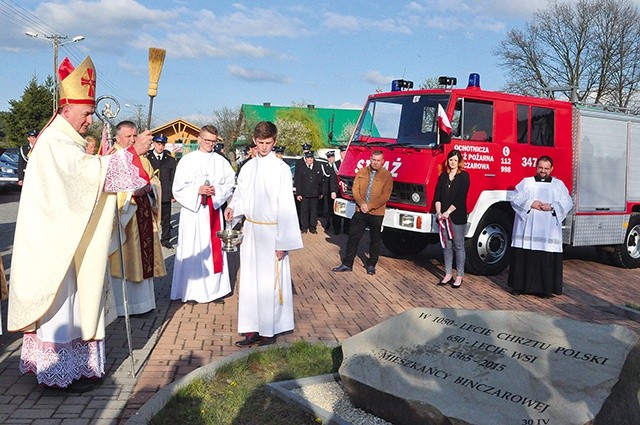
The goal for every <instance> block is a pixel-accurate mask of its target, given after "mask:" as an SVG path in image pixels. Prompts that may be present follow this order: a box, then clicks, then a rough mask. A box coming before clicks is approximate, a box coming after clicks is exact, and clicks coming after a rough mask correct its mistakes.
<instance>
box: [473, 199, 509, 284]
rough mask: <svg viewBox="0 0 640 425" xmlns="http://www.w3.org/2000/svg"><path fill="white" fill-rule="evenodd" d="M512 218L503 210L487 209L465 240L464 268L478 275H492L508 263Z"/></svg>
mask: <svg viewBox="0 0 640 425" xmlns="http://www.w3.org/2000/svg"><path fill="white" fill-rule="evenodd" d="M512 227H513V218H512V217H511V216H510V215H509V214H507V213H505V212H504V211H501V210H498V209H493V210H489V211H488V212H487V213H486V214H485V216H484V217H483V218H482V220H481V221H480V224H479V225H478V228H477V229H476V233H475V234H474V235H473V237H472V238H471V239H468V240H467V241H466V242H465V249H466V251H467V262H466V266H465V269H466V270H468V271H469V272H470V273H473V274H476V275H479V276H492V275H496V274H498V273H500V272H501V271H503V270H504V269H505V268H506V267H507V266H508V265H509V252H510V247H511V229H512Z"/></svg>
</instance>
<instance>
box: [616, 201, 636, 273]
mask: <svg viewBox="0 0 640 425" xmlns="http://www.w3.org/2000/svg"><path fill="white" fill-rule="evenodd" d="M609 260H610V261H611V264H613V265H614V266H618V267H623V268H627V269H637V268H638V267H640V214H634V215H632V216H631V218H630V219H629V227H628V228H627V234H626V235H625V237H624V243H622V244H620V245H616V246H614V247H613V252H610V253H609Z"/></svg>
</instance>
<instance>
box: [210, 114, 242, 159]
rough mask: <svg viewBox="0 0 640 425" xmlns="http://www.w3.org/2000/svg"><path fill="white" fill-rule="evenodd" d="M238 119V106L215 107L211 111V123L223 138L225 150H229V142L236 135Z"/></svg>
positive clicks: (230, 142)
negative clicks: (215, 108)
mask: <svg viewBox="0 0 640 425" xmlns="http://www.w3.org/2000/svg"><path fill="white" fill-rule="evenodd" d="M239 119H240V108H228V107H226V106H225V107H224V108H222V109H217V110H215V111H213V125H215V126H216V127H217V128H218V133H219V134H220V136H222V138H223V139H224V148H225V152H229V151H230V150H231V147H232V146H231V144H232V143H233V142H234V141H235V138H236V137H237V135H236V131H237V127H238V120H239Z"/></svg>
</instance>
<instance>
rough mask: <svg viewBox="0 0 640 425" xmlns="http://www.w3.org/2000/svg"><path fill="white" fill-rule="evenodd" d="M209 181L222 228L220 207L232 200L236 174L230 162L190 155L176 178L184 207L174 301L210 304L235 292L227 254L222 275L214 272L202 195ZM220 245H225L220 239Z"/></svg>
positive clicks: (207, 155)
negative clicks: (213, 192) (232, 288)
mask: <svg viewBox="0 0 640 425" xmlns="http://www.w3.org/2000/svg"><path fill="white" fill-rule="evenodd" d="M205 181H208V182H209V184H210V185H212V186H213V187H214V188H215V195H214V196H213V197H212V201H213V207H214V214H218V217H219V220H220V229H221V230H222V229H224V217H223V216H222V211H221V210H220V207H221V206H222V205H223V204H224V203H225V202H226V201H227V199H229V197H230V196H231V194H232V192H233V186H234V184H235V173H234V171H233V168H231V165H230V164H229V162H228V161H227V160H226V159H225V158H224V157H223V156H222V155H218V154H217V153H215V152H211V153H206V152H203V151H200V150H197V151H194V152H190V153H188V154H187V155H185V156H184V157H183V158H182V159H180V161H179V162H178V166H177V167H176V174H175V177H174V179H173V197H174V198H175V199H176V201H177V202H178V203H179V204H180V206H181V209H180V224H179V226H178V245H177V246H176V256H175V264H174V266H173V281H172V283H171V299H172V300H177V299H180V300H182V301H184V302H186V301H189V300H193V301H196V302H199V303H207V302H210V301H213V300H215V299H218V298H221V297H223V296H225V295H227V294H228V293H230V292H231V283H230V281H229V271H228V267H227V258H226V254H225V253H224V252H222V254H223V258H222V272H221V273H214V270H213V251H212V249H211V247H212V245H211V244H212V240H211V227H210V215H209V207H208V206H206V205H202V196H201V195H199V194H198V190H199V188H200V186H202V185H203V184H204V183H205ZM216 243H218V244H220V246H222V242H220V240H216Z"/></svg>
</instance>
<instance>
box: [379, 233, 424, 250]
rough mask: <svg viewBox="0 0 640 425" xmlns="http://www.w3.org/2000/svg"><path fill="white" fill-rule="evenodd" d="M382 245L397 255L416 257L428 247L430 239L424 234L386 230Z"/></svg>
mask: <svg viewBox="0 0 640 425" xmlns="http://www.w3.org/2000/svg"><path fill="white" fill-rule="evenodd" d="M382 243H384V246H385V247H386V248H387V249H388V250H389V251H391V252H393V253H394V254H396V255H415V254H417V253H419V252H420V251H422V250H423V249H425V248H426V247H427V245H428V244H429V239H428V236H427V235H425V234H423V233H414V232H407V231H406V230H397V229H389V228H385V229H384V231H383V232H382Z"/></svg>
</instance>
